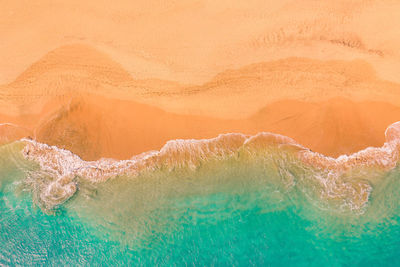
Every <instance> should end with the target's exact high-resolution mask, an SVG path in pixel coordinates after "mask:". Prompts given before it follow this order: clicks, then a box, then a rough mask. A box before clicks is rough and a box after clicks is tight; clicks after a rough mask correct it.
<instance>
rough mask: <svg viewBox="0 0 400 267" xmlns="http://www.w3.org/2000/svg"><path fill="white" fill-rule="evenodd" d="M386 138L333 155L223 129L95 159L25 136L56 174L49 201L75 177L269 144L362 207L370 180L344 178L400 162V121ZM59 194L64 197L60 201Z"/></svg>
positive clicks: (29, 151)
mask: <svg viewBox="0 0 400 267" xmlns="http://www.w3.org/2000/svg"><path fill="white" fill-rule="evenodd" d="M386 140H387V141H386V143H385V144H384V145H383V146H382V147H380V148H373V147H369V148H366V149H364V150H362V151H359V152H357V153H354V154H352V155H349V156H347V155H342V156H340V157H338V158H336V159H335V158H331V157H327V156H324V155H322V154H320V153H317V152H312V151H310V150H309V149H307V148H305V147H303V146H301V145H300V144H298V143H296V142H295V141H294V140H293V139H291V138H289V137H286V136H282V135H278V134H272V133H264V132H263V133H259V134H257V135H254V136H247V135H244V134H234V133H231V134H221V135H219V136H218V137H216V138H212V139H202V140H193V139H192V140H171V141H168V142H167V143H166V144H165V145H164V146H163V147H162V148H161V149H160V150H159V151H149V152H146V153H142V154H140V155H137V156H134V157H132V158H131V159H129V160H114V159H104V158H102V159H99V160H97V161H84V160H82V159H81V158H80V157H78V156H77V155H75V154H73V153H72V152H70V151H68V150H64V149H60V148H58V147H55V146H49V145H46V144H42V143H39V142H36V141H34V140H30V139H22V141H23V142H25V144H26V146H25V147H24V149H23V155H24V157H25V158H26V159H28V160H32V161H35V162H37V163H38V164H39V165H40V170H41V171H42V172H43V171H44V172H46V173H48V174H49V175H51V176H53V177H54V180H53V181H51V183H49V184H48V185H47V189H46V190H45V191H44V192H43V193H42V194H41V196H40V197H41V198H42V201H48V200H49V199H50V200H51V203H56V204H57V203H62V202H64V201H65V200H66V199H68V198H69V197H71V196H72V195H73V194H74V193H75V192H76V190H77V189H76V184H75V179H74V178H75V177H81V178H83V179H88V180H90V181H92V182H103V181H105V180H107V179H110V178H112V177H116V176H118V175H130V176H135V175H138V174H139V173H141V172H142V171H149V170H155V169H160V168H162V167H166V168H167V169H168V170H173V169H174V168H181V167H189V168H192V169H194V168H196V167H197V166H198V165H199V163H200V162H202V161H207V160H211V159H214V160H221V159H225V158H227V157H232V156H237V155H238V153H239V152H240V151H246V152H247V153H250V154H252V153H259V152H260V151H261V152H262V153H264V156H265V157H270V156H271V157H278V156H277V155H276V154H274V155H272V154H271V153H270V152H268V148H271V147H275V148H278V150H279V151H281V152H282V153H281V154H280V155H279V157H281V159H280V160H277V159H272V160H275V161H276V164H278V165H279V168H280V169H282V170H284V169H287V168H290V164H299V163H301V164H303V165H304V168H307V171H308V172H306V173H305V174H304V177H303V179H310V180H313V181H314V182H317V183H318V184H319V185H320V187H321V192H320V196H321V197H322V198H332V199H335V198H345V199H346V201H347V200H348V201H349V204H348V205H349V206H350V207H351V208H352V209H353V208H354V209H359V208H361V207H362V206H363V205H364V204H365V203H366V202H367V201H368V196H369V192H370V190H371V186H370V185H369V184H368V183H366V182H352V181H348V179H347V180H346V181H345V179H343V178H342V177H343V176H344V175H346V173H348V172H349V171H351V170H353V169H360V168H361V169H362V168H365V167H373V168H379V169H380V170H382V171H387V170H390V169H392V168H394V167H395V166H396V165H397V162H398V161H399V148H400V145H399V144H400V122H397V123H394V124H392V125H391V126H389V127H388V129H387V130H386ZM285 147H292V148H294V152H293V151H292V152H290V153H291V154H290V155H292V154H293V155H294V159H291V158H290V157H289V156H288V153H289V152H287V151H286V150H285ZM290 160H292V161H293V160H297V161H298V162H297V163H296V162H294V161H293V162H290ZM280 173H281V176H285V179H286V178H288V179H289V181H290V180H291V179H292V180H293V177H286V176H287V175H289V174H290V175H291V176H293V175H292V174H291V173H290V172H288V171H281V172H280ZM361 173H362V172H361ZM311 174H312V175H311ZM310 176H312V177H310ZM291 183H292V184H293V182H291ZM289 184H290V183H289ZM58 199H59V200H60V201H57V200H58Z"/></svg>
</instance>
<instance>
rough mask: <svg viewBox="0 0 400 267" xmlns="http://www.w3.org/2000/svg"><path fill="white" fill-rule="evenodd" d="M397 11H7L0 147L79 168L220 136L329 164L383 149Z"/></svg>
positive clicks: (125, 5)
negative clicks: (308, 153)
mask: <svg viewBox="0 0 400 267" xmlns="http://www.w3.org/2000/svg"><path fill="white" fill-rule="evenodd" d="M398 11H400V4H399V3H397V2H396V1H335V2H332V3H329V2H324V1H320V2H316V1H302V2H301V3H300V2H298V1H253V2H251V3H250V2H248V1H242V2H240V1H239V2H235V3H231V1H226V2H224V1H218V2H207V1H196V2H191V1H187V2H186V1H180V2H171V3H169V4H166V3H164V2H162V3H161V2H160V3H158V2H157V3H155V2H154V1H153V2H149V1H143V2H141V1H135V2H134V3H133V2H131V1H126V2H125V1H117V3H116V4H115V5H113V6H112V7H111V6H109V5H104V4H100V3H98V2H94V1H93V2H92V1H85V2H78V1H76V2H74V1H70V2H68V3H64V4H62V3H61V2H51V3H50V2H49V3H47V2H46V1H40V2H39V3H37V4H33V3H31V2H29V1H27V2H26V3H23V2H18V3H17V2H11V1H10V2H9V3H7V4H6V5H4V9H2V11H0V15H1V16H0V22H1V23H0V25H2V26H1V27H0V34H1V35H2V37H3V40H4V42H2V43H1V44H0V57H1V59H2V60H0V81H3V83H4V85H2V86H0V137H1V138H0V142H2V143H5V142H10V141H12V140H17V139H20V138H21V137H24V136H30V137H32V138H35V139H37V140H38V141H41V142H44V143H48V144H52V145H57V146H59V147H63V148H66V149H69V150H71V151H72V152H74V153H77V154H78V155H80V156H81V157H82V158H84V159H97V158H99V157H113V158H118V159H125V158H129V157H131V156H133V155H135V154H138V153H141V152H145V151H148V150H152V149H159V148H160V147H161V146H162V145H163V144H165V142H167V141H168V140H171V139H177V138H185V139H186V138H196V139H200V138H210V137H215V136H216V135H218V134H220V133H227V132H242V133H246V134H255V133H257V132H260V131H270V132H274V133H279V134H283V135H286V136H289V137H292V138H294V139H295V140H296V141H298V142H299V143H301V144H302V145H304V146H306V147H309V148H310V149H312V150H314V151H318V152H321V153H324V154H326V155H329V156H338V155H341V154H345V153H352V152H355V151H358V150H360V149H363V148H365V147H367V146H380V145H382V143H383V142H384V131H385V129H386V127H387V126H389V124H391V123H393V122H395V121H399V120H400V84H399V83H398V82H400V78H399V77H398V75H397V70H398V69H400V54H399V51H400V49H398V48H399V47H400V37H399V36H400V35H399V34H398V29H399V28H400V27H399V26H400V25H399V24H400V22H399V20H398V19H397V16H396V14H397V13H398ZM396 12H397V13H396ZM76 21H79V22H80V24H79V25H78V24H77V23H76ZM378 22H379V23H378ZM383 26H384V27H383ZM32 39H34V40H35V41H32ZM27 40H30V41H27ZM2 123H11V124H2Z"/></svg>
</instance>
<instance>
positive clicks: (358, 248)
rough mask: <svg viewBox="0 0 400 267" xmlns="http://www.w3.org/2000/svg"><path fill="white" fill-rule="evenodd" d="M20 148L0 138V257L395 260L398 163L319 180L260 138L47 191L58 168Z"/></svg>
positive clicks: (55, 261) (219, 262)
mask: <svg viewBox="0 0 400 267" xmlns="http://www.w3.org/2000/svg"><path fill="white" fill-rule="evenodd" d="M257 144H258V145H259V143H257ZM24 146H25V144H24V143H23V142H16V143H13V144H9V145H5V146H2V147H0V177H1V178H0V179H1V180H0V244H2V245H1V246H0V264H3V265H17V264H18V265H32V264H33V265H39V264H46V265H73V266H74V265H84V266H85V265H86V266H87V265H126V264H130V265H139V266H153V265H160V266H171V265H177V266H183V265H184V266H186V265H199V266H203V265H207V266H208V265H216V266H226V265H245V266H248V265H262V266H264V265H266V266H347V265H366V266H370V265H375V266H376V265H384V266H398V265H399V264H400V260H399V254H400V224H399V222H400V209H399V204H400V193H399V190H398V188H400V187H399V186H400V184H399V183H400V182H399V178H400V169H399V168H398V167H394V168H391V169H388V170H381V169H379V168H373V167H371V166H369V167H368V166H367V167H365V168H364V167H363V166H362V165H361V167H360V166H358V167H356V168H352V169H351V171H348V170H346V171H345V172H341V173H340V175H338V176H335V177H336V178H335V180H334V181H333V182H332V183H331V184H330V183H328V187H326V186H325V185H323V183H327V182H328V180H326V179H325V178H324V179H322V178H321V177H322V176H323V175H325V174H326V173H330V175H331V174H332V173H333V171H332V170H329V171H328V172H326V170H320V169H318V168H311V167H309V166H307V165H305V164H304V163H302V162H299V161H298V160H297V159H296V158H295V157H294V156H293V155H292V153H294V152H293V151H292V149H291V148H289V149H287V148H284V147H282V146H276V145H269V146H268V148H264V149H263V150H262V152H260V150H257V152H254V151H251V153H250V152H249V150H240V151H239V153H235V154H234V156H223V157H214V158H209V157H208V158H204V157H203V158H202V159H201V160H198V161H196V164H195V165H193V164H187V165H185V164H181V165H176V164H175V165H168V164H167V165H165V164H161V165H160V164H158V165H154V166H152V167H151V168H146V169H145V170H143V171H141V172H138V173H137V172H135V173H134V174H133V173H130V172H126V173H120V174H118V175H116V176H114V177H111V178H108V179H105V180H101V181H94V180H91V179H86V178H85V177H78V176H76V177H73V179H72V182H71V181H70V180H68V181H67V182H66V183H65V184H68V183H73V184H74V185H76V190H75V191H73V194H72V196H69V195H68V197H65V198H64V197H63V196H64V195H63V192H58V189H59V188H57V190H55V191H49V192H50V193H52V197H53V198H49V197H48V196H47V195H46V196H45V197H44V196H43V192H47V191H46V190H47V188H49V184H51V183H52V182H54V181H55V178H54V177H53V176H54V175H56V174H55V173H51V172H49V171H44V170H43V168H41V167H40V166H39V165H38V164H37V163H35V162H32V161H30V160H27V159H26V158H24V156H23V154H22V153H21V151H22V149H23V148H24ZM192 149H193V148H192ZM169 153H171V151H169ZM202 155H204V153H203V154H202ZM174 156H175V158H176V157H177V155H174ZM178 156H179V155H178ZM207 156H209V155H207ZM185 157H188V154H185ZM168 162H170V161H168ZM192 163H193V161H192ZM171 166H172V167H171ZM329 177H331V176H329ZM321 181H323V183H322V182H321ZM65 184H62V185H63V186H64V185H65ZM343 185H345V186H343ZM360 185H366V186H370V187H371V190H370V194H369V196H368V199H367V202H366V203H364V202H360V201H359V199H358V198H354V197H353V196H352V195H350V194H356V195H359V193H360V192H359V188H361V187H360ZM329 186H333V187H329ZM60 188H61V189H62V188H63V187H62V186H61V187H60ZM327 188H328V189H329V190H328V189H327ZM350 189H352V190H353V189H354V190H353V191H351V190H350ZM335 190H339V191H340V190H350V191H348V192H347V193H344V194H336V193H337V192H336V191H335ZM321 192H325V193H326V194H323V193H321ZM332 192H333V193H332ZM335 192H336V193H335ZM329 194H331V195H332V196H333V197H331V195H329ZM58 196H62V197H60V198H57V197H58ZM49 199H51V201H50V202H49V203H50V204H49V203H47V202H46V201H47V200H49ZM54 199H56V200H57V201H58V202H57V201H54ZM357 203H361V204H362V205H361V204H360V205H359V206H357V205H356V204H357ZM350 204H351V205H350Z"/></svg>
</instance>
